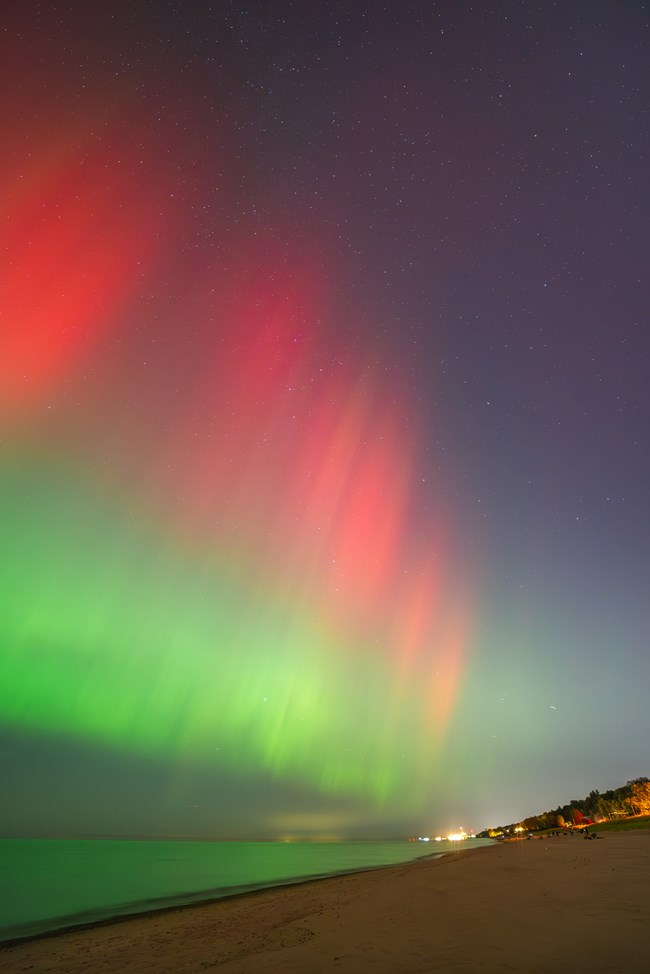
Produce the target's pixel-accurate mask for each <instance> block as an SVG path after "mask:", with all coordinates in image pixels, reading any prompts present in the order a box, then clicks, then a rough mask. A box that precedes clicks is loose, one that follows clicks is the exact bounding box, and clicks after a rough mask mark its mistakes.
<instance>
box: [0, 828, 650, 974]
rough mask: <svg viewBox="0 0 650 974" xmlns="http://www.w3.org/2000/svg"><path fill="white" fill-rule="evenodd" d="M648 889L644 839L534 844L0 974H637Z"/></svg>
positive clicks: (275, 900)
mask: <svg viewBox="0 0 650 974" xmlns="http://www.w3.org/2000/svg"><path fill="white" fill-rule="evenodd" d="M649 888H650V831H643V832H628V833H609V834H604V835H603V838H602V840H599V841H585V840H584V839H583V838H582V837H579V836H576V837H573V838H571V837H568V836H561V837H556V838H549V839H535V840H531V841H522V842H512V843H507V844H504V845H494V846H490V847H488V848H485V849H478V850H470V851H466V852H462V851H461V852H459V853H457V854H453V855H450V856H446V857H444V858H442V859H430V860H421V861H419V862H416V863H410V864H407V865H400V866H394V867H389V868H386V869H380V870H376V871H372V872H366V873H357V874H354V875H349V876H341V877H335V878H332V879H326V880H320V881H317V882H311V883H305V884H301V885H296V886H289V887H284V888H280V889H273V890H265V891H262V892H259V893H253V894H247V895H245V896H241V897H236V898H233V899H230V900H221V901H218V902H216V903H210V904H204V905H200V906H192V907H187V908H182V909H175V910H168V911H165V912H161V913H156V914H150V915H147V916H143V917H139V918H136V919H131V920H124V921H120V922H116V923H110V924H106V925H102V926H97V927H93V928H89V929H84V930H78V931H76V932H69V933H64V934H59V935H57V936H49V937H43V938H41V939H38V940H33V941H30V942H25V943H22V944H17V945H13V946H7V947H4V948H2V949H0V972H7V974H9V972H11V974H14V972H23V971H25V972H26V971H29V972H30V974H44V972H52V974H82V972H83V974H91V972H92V974H105V972H109V971H110V972H113V971H119V972H121V974H194V972H197V974H198V972H203V971H209V970H219V971H223V972H224V974H256V972H278V974H280V972H281V974H311V972H314V974H317V972H331V971H334V972H342V974H358V972H362V971H366V970H367V971H372V972H373V974H425V972H426V974H432V972H446V974H447V972H449V974H452V972H485V974H493V972H494V974H498V972H506V971H507V972H526V974H547V972H548V974H551V972H552V974H557V972H558V971H569V972H571V974H580V972H585V974H587V972H589V974H595V972H603V974H605V972H607V974H635V972H639V974H641V972H644V974H645V972H646V971H647V970H648V967H649V963H650V962H649V960H648V934H649V932H650V898H649V896H648V891H649Z"/></svg>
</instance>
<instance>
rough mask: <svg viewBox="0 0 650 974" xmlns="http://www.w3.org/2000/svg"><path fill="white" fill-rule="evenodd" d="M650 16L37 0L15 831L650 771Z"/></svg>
mask: <svg viewBox="0 0 650 974" xmlns="http://www.w3.org/2000/svg"><path fill="white" fill-rule="evenodd" d="M649 20H650V13H649V11H648V7H647V4H645V3H641V2H632V0H618V2H614V0H611V2H604V0H590V2H587V0H573V2H557V3H554V2H541V0H540V2H538V3H528V2H514V0H510V2H509V0H500V2H498V3H496V2H495V3H492V4H490V3H486V2H484V0H477V2H474V3H470V2H466V0H455V2H451V0H450V2H435V0H429V2H423V0H422V2H409V0H403V2H397V0H395V2H385V3H381V2H376V3H375V2H372V3H371V2H367V3H363V2H359V3H352V2H345V3H344V2H314V3H309V4H307V3H297V2H296V3H292V2H289V0H285V2H267V3H263V2H257V3H247V4H246V3H234V2H228V0H223V2H214V3H212V4H210V3H209V2H207V0H206V2H201V3H199V2H177V3H171V2H138V3H109V4H104V5H100V6H97V5H94V4H88V3H81V2H77V3H75V2H69V3H47V2H43V3H26V4H19V5H15V9H14V12H13V13H12V14H10V15H9V18H8V19H7V20H6V21H5V26H4V30H3V35H2V37H3V40H2V44H3V54H2V59H1V63H2V74H3V78H2V92H3V109H2V110H3V116H4V124H3V132H4V140H3V143H4V147H3V153H2V162H1V167H2V168H1V174H2V185H3V200H4V213H5V215H4V219H3V230H2V232H3V244H2V246H3V262H2V283H1V288H2V290H1V300H2V319H1V321H2V324H1V327H2V345H3V351H2V355H1V356H0V438H1V439H0V462H1V466H2V471H1V476H0V491H1V493H2V499H1V500H2V503H1V506H0V518H1V519H2V526H1V527H2V538H3V541H2V547H3V557H2V569H1V571H2V584H1V586H0V600H1V602H2V612H1V613H0V635H1V653H2V656H1V660H0V663H1V668H2V673H1V679H0V729H1V735H2V737H1V741H0V761H1V768H2V778H3V782H4V787H3V791H4V792H5V796H6V801H5V803H4V804H3V808H2V811H1V812H0V816H1V818H0V826H1V827H2V831H3V832H4V833H5V834H10V835H71V834H75V835H91V834H109V835H120V834H126V835H138V836H140V835H144V836H147V835H150V836H157V835H168V836H208V837H210V836H214V837H244V838H246V837H251V838H254V837H260V836H261V837H265V836H270V837H275V836H278V837H279V836H298V837H300V836H333V837H341V836H342V837H345V836H359V835H361V836H366V835H367V836H384V835H406V834H409V833H413V832H418V833H422V832H431V831H436V830H445V829H447V830H448V829H450V828H451V827H456V828H457V827H458V826H461V825H462V826H464V827H466V828H468V829H471V828H474V829H480V828H482V827H484V826H486V825H491V824H498V823H499V822H503V821H506V822H508V821H512V820H515V819H517V818H518V817H520V816H523V815H526V814H531V813H534V812H538V811H542V810H544V809H547V808H550V807H552V806H555V805H557V804H559V803H564V802H566V801H568V800H570V799H571V798H575V797H580V796H582V795H583V794H585V793H586V792H587V791H589V790H590V789H591V788H594V787H596V788H600V789H607V788H611V787H615V786H617V785H619V784H622V783H624V782H625V781H626V780H627V779H628V778H631V777H634V776H636V775H639V774H647V773H648V770H649V765H648V744H647V742H648V740H649V739H650V708H648V706H647V693H648V686H650V653H649V652H648V631H649V626H648V622H649V619H648V605H649V604H650V599H649V597H648V595H649V593H648V577H649V575H648V551H649V550H650V537H649V526H650V518H649V517H648V487H649V456H648V421H649V416H648V404H649V393H648V351H649V343H650V342H649V335H648V308H649V298H650V294H649V282H648V272H647V268H648V255H649V254H650V239H649V232H648V225H649V221H648V202H649V199H648V196H649V192H648V172H649V171H650V165H649V159H648V155H649V152H648V150H649V125H648V105H649V104H650V83H649V82H650V67H649V66H650V45H649V40H650V35H649Z"/></svg>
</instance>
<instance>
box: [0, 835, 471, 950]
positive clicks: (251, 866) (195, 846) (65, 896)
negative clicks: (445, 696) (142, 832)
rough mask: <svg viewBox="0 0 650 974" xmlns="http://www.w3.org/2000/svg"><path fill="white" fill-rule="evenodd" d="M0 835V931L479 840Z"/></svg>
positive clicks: (5, 935) (395, 859)
mask: <svg viewBox="0 0 650 974" xmlns="http://www.w3.org/2000/svg"><path fill="white" fill-rule="evenodd" d="M485 844H486V842H485V840H481V839H466V840H464V841H463V842H462V843H452V842H447V841H444V842H430V843H423V842H171V841H170V842H139V841H122V840H91V839H88V840H54V839H4V840H0V940H9V939H13V938H15V937H26V936H31V935H34V934H38V933H43V932H46V931H48V930H56V929H60V928H63V927H69V926H74V925H75V924H80V923H91V922H94V921H97V920H102V919H107V918H109V917H113V916H121V915H125V914H135V913H141V912H143V911H145V910H151V909H157V908H161V907H166V906H173V905H177V904H181V903H191V902H199V901H200V900H207V899H212V898H218V897H223V896H230V895H232V894H234V893H238V892H244V891H247V890H251V889H261V888H263V887H265V886H280V885H283V884H286V883H291V882H297V881H300V880H304V879H308V878H316V877H319V876H331V875H335V874H337V873H343V872H354V871H356V870H361V869H370V868H375V867H378V866H387V865H391V864H394V863H400V862H408V861H410V860H413V859H418V858H420V857H422V856H430V855H441V854H445V853H453V852H454V851H457V850H458V848H459V847H460V848H463V849H466V848H471V847H472V846H477V845H485Z"/></svg>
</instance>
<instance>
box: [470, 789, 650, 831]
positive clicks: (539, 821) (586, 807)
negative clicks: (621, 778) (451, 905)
mask: <svg viewBox="0 0 650 974" xmlns="http://www.w3.org/2000/svg"><path fill="white" fill-rule="evenodd" d="M633 815H650V778H633V779H632V780H631V781H628V782H627V784H625V785H623V786H622V787H621V788H613V789H612V790H610V791H604V792H602V794H601V792H599V791H596V790H594V791H590V792H589V794H588V795H587V796H586V797H585V798H581V799H577V798H573V799H572V800H571V801H570V802H569V803H568V804H567V805H558V807H557V808H553V809H550V811H548V812H540V814H539V815H531V816H530V817H529V818H525V819H522V821H521V822H511V823H510V824H509V825H499V826H498V827H496V828H490V829H485V831H484V832H481V833H479V837H480V838H488V837H493V836H495V835H499V834H501V833H503V832H514V831H515V829H519V830H521V829H524V830H526V831H527V832H539V831H543V830H544V829H561V828H564V827H565V826H572V825H582V824H583V823H584V822H585V821H590V822H603V821H609V820H610V819H616V818H624V817H629V816H633Z"/></svg>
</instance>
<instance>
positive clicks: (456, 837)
mask: <svg viewBox="0 0 650 974" xmlns="http://www.w3.org/2000/svg"><path fill="white" fill-rule="evenodd" d="M447 838H448V839H449V841H450V842H460V841H462V839H466V838H467V836H466V835H465V833H464V832H453V833H452V834H451V835H448V836H447Z"/></svg>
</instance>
